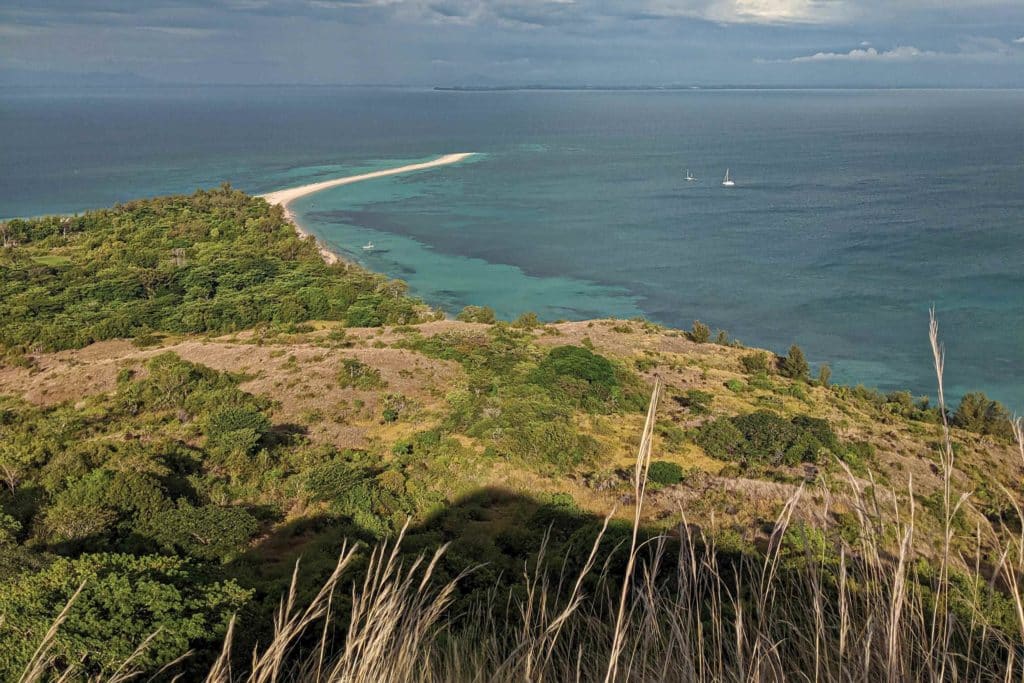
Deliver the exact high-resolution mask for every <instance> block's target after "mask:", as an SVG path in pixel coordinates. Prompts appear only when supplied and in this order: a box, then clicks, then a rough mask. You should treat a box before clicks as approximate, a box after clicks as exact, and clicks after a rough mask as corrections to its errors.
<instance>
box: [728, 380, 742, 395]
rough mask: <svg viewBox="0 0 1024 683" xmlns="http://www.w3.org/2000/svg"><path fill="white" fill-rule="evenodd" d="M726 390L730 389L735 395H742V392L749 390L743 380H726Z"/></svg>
mask: <svg viewBox="0 0 1024 683" xmlns="http://www.w3.org/2000/svg"><path fill="white" fill-rule="evenodd" d="M725 388H726V389H728V390H729V391H731V392H733V393H736V394H738V393H740V392H742V391H746V390H747V385H746V384H744V383H743V382H742V381H741V380H738V379H735V378H734V379H730V380H726V382H725Z"/></svg>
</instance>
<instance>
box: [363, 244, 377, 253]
mask: <svg viewBox="0 0 1024 683" xmlns="http://www.w3.org/2000/svg"><path fill="white" fill-rule="evenodd" d="M374 249H376V247H375V246H373V242H367V243H366V244H364V245H363V251H373V250H374Z"/></svg>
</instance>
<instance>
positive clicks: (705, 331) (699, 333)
mask: <svg viewBox="0 0 1024 683" xmlns="http://www.w3.org/2000/svg"><path fill="white" fill-rule="evenodd" d="M689 337H690V341H693V342H696V343H698V344H707V343H708V342H709V341H710V340H711V328H710V327H708V326H707V325H705V324H704V323H702V322H701V321H699V320H694V321H693V327H692V328H691V329H690V332H689Z"/></svg>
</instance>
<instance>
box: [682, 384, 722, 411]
mask: <svg viewBox="0 0 1024 683" xmlns="http://www.w3.org/2000/svg"><path fill="white" fill-rule="evenodd" d="M714 398H715V397H714V395H713V394H711V393H709V392H707V391H701V390H700V389H688V390H687V392H686V393H685V394H684V395H682V396H679V397H677V398H676V403H678V404H679V405H681V406H683V407H684V408H688V409H689V410H690V412H691V413H693V414H694V415H707V414H708V413H710V412H711V403H712V401H714Z"/></svg>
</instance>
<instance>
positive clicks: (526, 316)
mask: <svg viewBox="0 0 1024 683" xmlns="http://www.w3.org/2000/svg"><path fill="white" fill-rule="evenodd" d="M540 325H541V323H540V318H538V317H537V314H536V313H534V312H533V311H528V312H526V313H523V314H522V315H520V316H519V317H518V318H516V319H515V320H514V321H513V322H512V326H513V327H519V328H522V329H524V330H534V329H537V328H538V327H540Z"/></svg>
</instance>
